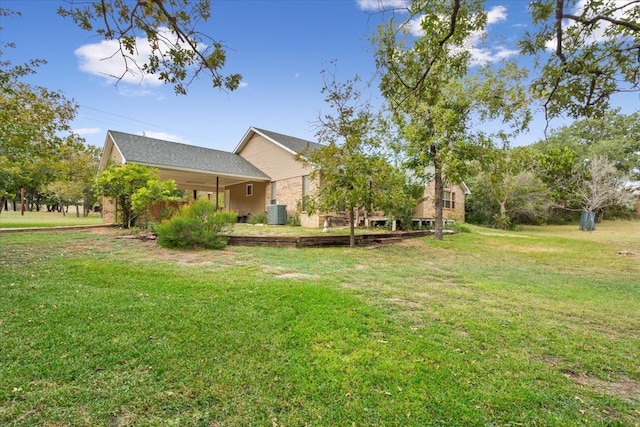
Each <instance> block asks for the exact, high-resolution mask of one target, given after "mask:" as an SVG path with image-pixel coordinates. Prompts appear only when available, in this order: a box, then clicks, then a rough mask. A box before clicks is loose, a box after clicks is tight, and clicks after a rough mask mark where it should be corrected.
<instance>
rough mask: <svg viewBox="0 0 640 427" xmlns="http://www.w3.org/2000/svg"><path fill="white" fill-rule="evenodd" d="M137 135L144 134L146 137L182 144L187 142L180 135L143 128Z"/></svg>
mask: <svg viewBox="0 0 640 427" xmlns="http://www.w3.org/2000/svg"><path fill="white" fill-rule="evenodd" d="M138 135H141V136H146V137H148V138H155V139H162V140H164V141H173V142H181V143H183V144H189V143H190V142H189V140H188V139H185V138H183V137H181V136H180V135H174V134H172V133H167V132H158V131H153V130H143V131H142V132H139V133H138Z"/></svg>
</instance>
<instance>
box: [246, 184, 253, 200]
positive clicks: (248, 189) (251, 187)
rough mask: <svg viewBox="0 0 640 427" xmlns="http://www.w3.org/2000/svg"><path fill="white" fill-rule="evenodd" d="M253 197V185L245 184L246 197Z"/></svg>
mask: <svg viewBox="0 0 640 427" xmlns="http://www.w3.org/2000/svg"><path fill="white" fill-rule="evenodd" d="M249 196H253V184H247V197H249Z"/></svg>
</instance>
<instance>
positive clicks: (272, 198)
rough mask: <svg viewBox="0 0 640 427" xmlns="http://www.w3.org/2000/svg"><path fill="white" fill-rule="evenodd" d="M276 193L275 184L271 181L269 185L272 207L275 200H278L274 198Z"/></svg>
mask: <svg viewBox="0 0 640 427" xmlns="http://www.w3.org/2000/svg"><path fill="white" fill-rule="evenodd" d="M277 192H278V188H277V185H276V182H275V181H273V182H272V183H271V204H272V205H275V204H276V203H277V200H278V198H277V196H276V195H277Z"/></svg>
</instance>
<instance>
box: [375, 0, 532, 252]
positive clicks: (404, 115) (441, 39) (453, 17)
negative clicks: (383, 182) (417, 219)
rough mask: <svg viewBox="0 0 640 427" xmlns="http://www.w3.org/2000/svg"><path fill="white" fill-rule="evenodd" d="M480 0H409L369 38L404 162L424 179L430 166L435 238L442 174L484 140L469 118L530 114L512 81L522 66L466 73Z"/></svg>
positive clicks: (481, 19)
mask: <svg viewBox="0 0 640 427" xmlns="http://www.w3.org/2000/svg"><path fill="white" fill-rule="evenodd" d="M483 3H484V2H483V1H481V0H472V1H462V0H452V1H447V2H425V1H413V2H411V6H410V10H409V12H410V13H409V16H408V17H407V18H406V19H404V20H401V21H400V22H396V20H395V16H398V15H394V18H392V19H389V20H388V21H387V22H386V23H385V24H384V25H382V26H380V27H379V30H378V35H377V37H376V38H375V43H376V45H377V49H376V61H377V65H378V67H379V68H380V69H381V71H382V73H383V76H382V80H381V84H380V88H381V91H382V93H383V95H384V96H385V98H386V99H387V101H388V103H389V105H390V107H391V111H392V113H393V115H394V117H395V120H396V123H397V124H398V125H399V127H400V128H401V129H402V131H403V135H404V137H405V138H406V139H407V141H408V142H409V143H408V144H407V155H408V159H409V162H410V165H411V166H412V167H413V169H414V170H415V173H416V174H417V176H420V177H424V178H427V177H426V176H425V175H426V171H427V167H428V166H433V168H434V171H435V172H434V174H433V177H429V178H433V180H434V184H435V197H434V208H435V212H436V218H435V220H436V221H435V223H436V228H435V234H434V237H435V239H437V240H442V238H443V221H442V219H443V213H442V208H443V206H442V194H443V189H444V186H443V182H444V178H445V177H446V178H447V179H449V180H450V181H453V182H459V181H460V180H461V179H462V178H463V177H464V175H465V172H466V164H467V160H469V159H472V158H474V156H475V155H476V154H477V150H476V149H477V147H478V146H482V145H486V144H487V143H490V141H491V138H487V137H486V136H484V135H482V132H481V131H479V130H478V129H473V122H477V121H482V120H496V119H497V120H507V121H512V122H513V123H514V124H515V125H516V127H519V128H523V127H526V125H527V123H528V118H529V115H528V112H527V110H526V106H527V101H526V94H525V92H524V90H523V87H522V86H521V85H518V84H517V81H518V80H520V79H521V78H522V77H523V71H522V70H521V69H519V68H517V67H515V65H513V64H511V65H507V66H505V67H504V68H503V69H501V70H500V71H498V72H495V71H494V70H492V69H490V68H485V69H484V70H482V71H481V72H478V73H477V74H475V75H474V76H471V75H470V72H469V71H470V59H471V57H470V53H469V51H468V50H467V49H465V46H466V45H467V43H468V40H469V39H470V38H471V37H472V36H473V35H475V34H477V33H478V32H479V31H481V30H482V29H483V28H484V25H485V24H486V13H485V11H484V8H483ZM416 27H418V28H419V30H417V31H416ZM514 82H515V84H514ZM501 133H503V132H501ZM506 133H507V132H504V133H503V135H502V136H506Z"/></svg>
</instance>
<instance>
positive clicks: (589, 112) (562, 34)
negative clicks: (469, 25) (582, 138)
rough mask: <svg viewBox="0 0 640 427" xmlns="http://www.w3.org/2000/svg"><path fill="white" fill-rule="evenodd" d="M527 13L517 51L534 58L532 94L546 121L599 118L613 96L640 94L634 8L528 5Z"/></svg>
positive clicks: (625, 4) (639, 8) (627, 4)
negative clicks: (527, 21) (526, 25)
mask: <svg viewBox="0 0 640 427" xmlns="http://www.w3.org/2000/svg"><path fill="white" fill-rule="evenodd" d="M529 10H530V11H531V17H532V19H533V23H534V27H533V29H532V30H531V31H529V32H527V33H526V35H525V37H524V39H523V40H522V41H521V42H520V47H521V50H522V52H523V53H526V54H534V55H536V56H537V57H538V61H539V64H540V73H539V74H538V76H537V78H536V79H535V81H534V82H533V89H534V91H535V92H536V95H537V96H539V97H540V98H542V100H543V104H544V110H545V113H546V117H547V119H552V118H555V117H559V116H561V115H562V114H564V113H567V114H568V115H569V116H570V117H573V118H580V117H601V116H602V115H603V114H605V113H606V111H607V110H608V109H609V108H610V103H611V97H612V96H613V95H614V94H616V93H620V92H635V91H638V90H640V66H639V65H640V59H639V57H638V49H640V2H638V1H637V0H599V1H582V0H534V1H531V2H530V3H529ZM549 52H551V55H549Z"/></svg>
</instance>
